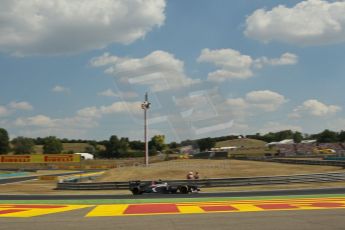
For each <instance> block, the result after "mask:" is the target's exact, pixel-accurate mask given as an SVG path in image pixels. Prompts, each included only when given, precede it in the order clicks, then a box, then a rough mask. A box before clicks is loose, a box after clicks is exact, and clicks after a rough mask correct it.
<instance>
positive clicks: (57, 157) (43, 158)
mask: <svg viewBox="0 0 345 230" xmlns="http://www.w3.org/2000/svg"><path fill="white" fill-rule="evenodd" d="M80 159H81V157H80V155H78V154H33V155H2V156H1V155H0V163H76V162H80Z"/></svg>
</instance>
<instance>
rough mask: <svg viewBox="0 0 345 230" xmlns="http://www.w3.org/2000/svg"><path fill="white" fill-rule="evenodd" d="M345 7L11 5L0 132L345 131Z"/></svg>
mask: <svg viewBox="0 0 345 230" xmlns="http://www.w3.org/2000/svg"><path fill="white" fill-rule="evenodd" d="M344 15H345V2H344V1H321V0H306V1H291V0H290V1H280V0H279V1H278V0H275V1H269V0H250V1H249V0H246V1H243V0H242V1H227V0H217V1H208V0H190V1H184V0H174V1H172V0H171V1H164V0H148V1H136V0H129V1H127V0H126V1H125V0H102V1H101V0H99V1H90V2H85V1H81V0H75V1H68V0H51V1H44V0H38V1H33V0H12V1H6V0H4V1H3V2H2V7H1V9H0V18H1V19H0V71H1V72H0V77H1V85H0V127H4V128H6V129H7V130H8V131H9V133H10V135H11V137H15V136H29V137H38V136H40V137H44V136H48V135H55V136H58V137H61V138H63V137H66V138H75V139H97V140H102V139H108V138H109V136H110V135H113V134H116V135H118V136H126V137H129V138H130V139H142V136H143V127H142V126H143V111H142V110H141V108H140V103H141V102H142V100H143V96H144V93H145V92H146V91H147V92H149V97H150V100H151V102H152V107H151V109H150V110H149V117H150V121H149V123H150V136H152V135H155V134H164V135H165V136H166V137H167V140H168V141H181V140H184V139H187V138H189V139H196V138H201V137H207V136H221V135H230V134H252V133H257V132H260V133H266V132H269V131H279V130H284V129H292V130H297V131H301V132H303V133H315V132H320V131H322V130H323V129H326V128H328V129H333V130H341V129H345V116H344V107H345V97H344V93H343V92H344V91H343V88H344V85H345V77H344V74H345V65H344V60H345V52H344V50H345V17H344Z"/></svg>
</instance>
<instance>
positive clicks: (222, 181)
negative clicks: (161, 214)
mask: <svg viewBox="0 0 345 230" xmlns="http://www.w3.org/2000/svg"><path fill="white" fill-rule="evenodd" d="M338 181H345V173H340V172H335V173H316V174H301V175H292V176H273V177H267V176H262V177H238V178H216V179H199V180H195V181H194V183H195V184H196V185H198V186H199V187H201V188H211V187H234V186H253V185H275V184H290V183H312V182H338ZM142 182H144V183H150V182H151V181H142ZM166 182H167V183H171V184H173V183H178V184H181V185H183V184H186V185H187V184H190V180H167V181H166ZM56 189H59V190H127V189H129V183H128V182H126V181H123V182H100V183H76V182H62V183H58V184H57V188H56Z"/></svg>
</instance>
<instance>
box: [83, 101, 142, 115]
mask: <svg viewBox="0 0 345 230" xmlns="http://www.w3.org/2000/svg"><path fill="white" fill-rule="evenodd" d="M124 112H128V113H134V114H137V113H141V112H142V109H141V102H115V103H113V104H111V105H109V106H100V107H96V106H93V107H86V108H83V109H81V110H78V111H77V115H78V116H81V117H94V118H99V117H102V116H103V115H106V114H116V113H124Z"/></svg>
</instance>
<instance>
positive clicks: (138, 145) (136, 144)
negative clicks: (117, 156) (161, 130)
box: [129, 141, 145, 150]
mask: <svg viewBox="0 0 345 230" xmlns="http://www.w3.org/2000/svg"><path fill="white" fill-rule="evenodd" d="M129 147H130V148H131V149H133V150H145V143H144V142H141V141H130V142H129Z"/></svg>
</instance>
